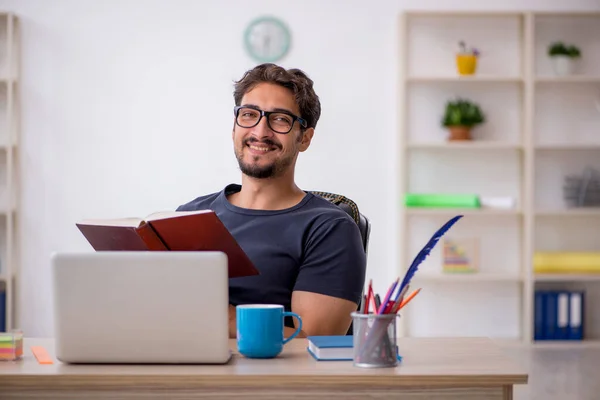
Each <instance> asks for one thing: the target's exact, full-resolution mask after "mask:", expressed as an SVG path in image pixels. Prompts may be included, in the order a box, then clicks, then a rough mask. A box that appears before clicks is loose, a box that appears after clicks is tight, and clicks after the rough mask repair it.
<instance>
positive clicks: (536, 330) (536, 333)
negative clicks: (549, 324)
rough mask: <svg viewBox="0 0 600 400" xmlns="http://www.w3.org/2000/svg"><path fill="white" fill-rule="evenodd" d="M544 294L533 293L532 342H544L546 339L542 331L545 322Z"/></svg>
mask: <svg viewBox="0 0 600 400" xmlns="http://www.w3.org/2000/svg"><path fill="white" fill-rule="evenodd" d="M545 303H546V294H545V293H544V292H541V291H536V292H535V297H534V302H533V306H534V311H533V317H534V318H533V321H534V327H533V339H534V340H544V339H546V336H545V333H546V329H544V325H545V323H546V322H545V321H546V319H545V318H544V315H545V310H546V304H545Z"/></svg>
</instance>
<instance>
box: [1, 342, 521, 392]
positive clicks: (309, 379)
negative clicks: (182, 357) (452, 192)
mask: <svg viewBox="0 0 600 400" xmlns="http://www.w3.org/2000/svg"><path fill="white" fill-rule="evenodd" d="M398 344H399V347H400V349H401V355H402V356H403V361H402V363H401V365H399V366H398V367H396V368H383V369H379V368H378V369H364V368H358V367H354V366H353V365H352V362H350V361H336V362H332V361H316V360H314V359H313V358H312V357H310V356H309V354H308V352H307V351H306V340H305V339H294V340H292V341H291V342H290V343H288V344H287V345H286V346H285V349H284V351H283V353H282V354H281V355H280V356H279V357H278V358H276V359H270V360H252V359H246V358H244V357H243V356H240V355H239V354H237V351H236V345H235V341H234V340H232V341H231V349H232V350H234V356H233V358H232V360H231V361H230V362H229V364H227V365H222V366H209V365H192V366H185V365H166V366H163V365H68V364H62V363H61V362H59V361H56V362H55V364H52V365H40V364H38V363H37V361H36V359H35V358H34V356H33V355H32V354H31V351H30V349H29V346H31V345H42V346H44V347H46V349H47V350H48V352H49V353H50V355H51V356H53V357H54V345H53V340H50V339H25V341H24V347H25V348H24V359H23V360H21V361H17V362H0V399H3V400H9V399H24V398H31V399H39V400H44V399H84V400H96V399H142V398H143V399H150V398H152V399H155V398H165V399H196V398H218V399H221V400H223V399H235V400H239V399H265V400H269V399H290V400H291V399H300V398H310V399H321V398H322V399H328V400H333V399H344V400H345V399H355V400H365V399H413V400H416V399H419V400H424V399H433V400H441V399H463V400H467V399H478V400H491V399H512V393H513V385H515V384H524V383H527V374H526V372H524V370H523V369H522V368H521V367H520V366H518V365H516V364H515V363H514V362H513V361H512V360H511V359H510V358H509V357H508V356H505V355H504V354H503V353H502V351H501V350H500V349H499V348H498V347H497V346H496V345H495V344H494V343H493V342H492V341H491V340H489V339H485V338H449V339H421V338H403V339H399V341H398Z"/></svg>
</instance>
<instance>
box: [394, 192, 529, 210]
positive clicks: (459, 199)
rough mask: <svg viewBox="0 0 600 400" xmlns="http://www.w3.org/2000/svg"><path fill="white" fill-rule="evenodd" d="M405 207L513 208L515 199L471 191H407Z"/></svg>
mask: <svg viewBox="0 0 600 400" xmlns="http://www.w3.org/2000/svg"><path fill="white" fill-rule="evenodd" d="M404 203H405V205H406V207H420V208H470V209H496V210H514V209H516V206H517V201H516V199H515V198H514V197H508V196H481V195H478V194H471V193H407V194H406V195H405V196H404Z"/></svg>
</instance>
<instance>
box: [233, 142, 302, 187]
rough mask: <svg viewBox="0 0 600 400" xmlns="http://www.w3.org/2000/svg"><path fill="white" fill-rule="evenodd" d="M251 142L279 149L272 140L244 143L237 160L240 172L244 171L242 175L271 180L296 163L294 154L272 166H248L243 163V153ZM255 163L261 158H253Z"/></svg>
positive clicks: (276, 161)
mask: <svg viewBox="0 0 600 400" xmlns="http://www.w3.org/2000/svg"><path fill="white" fill-rule="evenodd" d="M249 142H252V143H263V144H267V145H268V146H273V147H278V148H280V147H279V146H277V145H276V144H275V143H273V142H272V141H270V140H268V139H267V140H265V141H263V142H258V141H257V140H254V141H246V142H244V144H243V145H242V146H243V147H242V149H241V150H240V151H236V154H235V156H236V158H237V160H238V164H239V166H240V170H241V171H242V173H243V174H244V175H247V176H249V177H251V178H256V179H269V178H275V177H277V176H279V175H281V174H282V173H283V172H284V171H285V170H286V169H287V168H288V167H289V166H290V165H292V163H293V162H294V156H293V155H292V154H290V155H288V156H286V157H284V158H282V159H279V160H275V161H274V162H272V163H271V164H268V165H263V166H260V165H257V164H255V163H252V164H248V163H245V162H244V161H243V157H244V156H243V152H244V148H246V146H247V145H248V144H249ZM252 158H253V161H254V162H257V161H258V160H259V159H260V157H259V156H253V157H252Z"/></svg>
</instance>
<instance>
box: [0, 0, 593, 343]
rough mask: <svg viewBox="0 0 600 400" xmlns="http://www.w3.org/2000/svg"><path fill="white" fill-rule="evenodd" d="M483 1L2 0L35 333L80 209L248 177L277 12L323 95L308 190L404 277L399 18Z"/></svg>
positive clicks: (132, 203) (23, 295)
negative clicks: (248, 98)
mask: <svg viewBox="0 0 600 400" xmlns="http://www.w3.org/2000/svg"><path fill="white" fill-rule="evenodd" d="M481 3H483V2H481V1H479V0H471V1H466V0H463V1H461V0H454V1H433V0H429V1H421V0H420V1H418V2H417V1H414V0H413V1H391V0H386V1H383V0H380V1H370V2H367V1H358V0H338V1H322V0H307V1H302V2H291V1H290V2H283V1H281V0H256V1H253V2H248V1H237V0H235V1H233V0H229V1H226V2H225V1H217V0H212V1H192V0H187V1H186V0H169V1H167V0H163V1H158V0H145V1H142V0H122V1H121V0H119V1H117V0H103V1H100V0H97V1H91V0H85V1H84V0H18V1H16V0H13V1H0V10H5V11H13V12H16V13H17V14H18V15H19V17H20V18H21V22H22V47H23V51H22V52H23V54H22V69H21V70H22V80H21V88H20V91H21V95H22V109H23V112H22V133H21V134H22V144H21V149H20V164H21V171H22V172H21V175H22V196H21V200H22V202H21V215H20V220H19V227H20V230H21V242H22V249H21V253H22V266H21V271H20V275H19V284H18V301H19V305H20V316H21V318H20V326H21V327H22V329H24V331H25V332H26V334H27V335H28V336H49V335H52V329H53V318H52V317H53V316H52V310H51V308H50V304H51V290H50V286H49V255H50V253H51V252H53V251H57V250H80V249H89V246H88V244H87V242H85V240H84V239H83V237H82V236H81V234H80V233H79V231H78V230H77V229H76V227H75V225H74V224H75V222H76V221H77V220H78V219H81V218H85V217H116V216H143V215H145V214H148V213H150V212H153V211H156V210H162V209H174V208H175V207H176V206H178V205H179V204H181V203H183V202H186V201H188V200H190V199H192V198H194V197H196V196H198V195H200V194H204V193H208V192H213V191H217V190H220V189H221V188H222V187H224V185H226V184H227V183H229V182H239V172H238V170H237V165H236V162H235V158H234V156H233V151H232V148H231V142H230V132H231V125H232V120H231V112H232V111H231V109H232V106H233V99H232V96H231V92H232V81H233V80H234V79H237V78H239V77H240V76H241V74H242V73H243V72H244V71H245V70H246V69H248V68H251V67H252V66H253V65H254V63H253V62H252V61H251V60H250V59H249V58H248V57H247V56H246V55H245V53H244V50H243V47H242V35H243V31H244V28H245V26H246V24H247V23H248V22H249V21H250V20H251V19H253V18H254V17H256V16H259V15H262V14H275V15H277V16H279V17H281V18H283V19H284V20H285V21H287V22H288V24H289V25H290V27H291V30H292V35H293V47H292V51H291V54H290V55H289V56H288V57H287V58H286V59H285V60H284V61H282V62H281V64H282V65H284V66H286V67H299V68H302V69H304V70H305V71H306V72H307V73H308V74H309V75H310V76H311V77H312V78H313V79H314V80H315V83H316V90H317V92H318V94H319V95H320V97H321V101H322V105H323V116H322V119H321V121H320V123H319V125H318V127H317V128H318V129H317V133H316V135H315V140H314V141H313V144H312V147H311V148H310V149H309V151H308V152H307V153H305V154H303V155H302V156H301V157H300V160H299V165H298V174H297V180H298V182H299V184H300V185H301V187H303V188H305V189H322V190H329V191H334V192H339V193H343V194H346V195H347V196H349V197H351V198H353V199H355V200H356V201H357V203H358V204H359V206H360V208H361V210H362V211H363V212H364V213H365V214H367V215H368V216H369V217H370V218H371V220H372V223H373V232H372V236H371V245H370V256H369V278H373V279H374V282H375V285H376V289H377V290H380V291H383V290H384V288H385V287H386V286H387V284H388V283H389V282H390V281H391V280H392V279H393V278H395V277H396V275H397V272H396V271H397V265H396V259H397V255H396V245H397V243H398V241H399V240H400V238H398V237H397V232H398V230H397V227H396V224H395V222H396V209H397V207H399V205H400V204H401V203H400V199H399V198H398V196H397V189H398V188H397V184H396V174H395V168H396V164H397V160H396V158H395V149H396V136H397V121H396V108H395V107H396V95H397V93H396V87H397V86H396V84H397V79H396V69H397V65H398V60H397V44H398V38H397V31H396V22H397V17H398V14H399V12H400V11H402V9H403V8H410V9H415V8H420V9H447V10H451V9H475V8H482V7H484V8H486V9H489V8H491V7H490V6H495V4H492V3H490V2H486V6H483V5H482V4H481ZM417 4H418V6H417ZM487 4H489V5H487ZM568 6H569V7H571V9H575V10H581V9H594V8H595V9H597V8H598V7H599V6H600V4H599V1H598V0H573V1H571V2H569V4H568ZM494 8H496V9H497V8H498V7H494ZM564 8H565V4H564V2H563V1H560V0H552V1H542V0H537V1H535V0H530V1H518V0H512V1H506V2H503V4H502V9H505V10H508V9H511V10H515V9H535V10H539V9H564ZM334 157H335V159H334Z"/></svg>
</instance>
